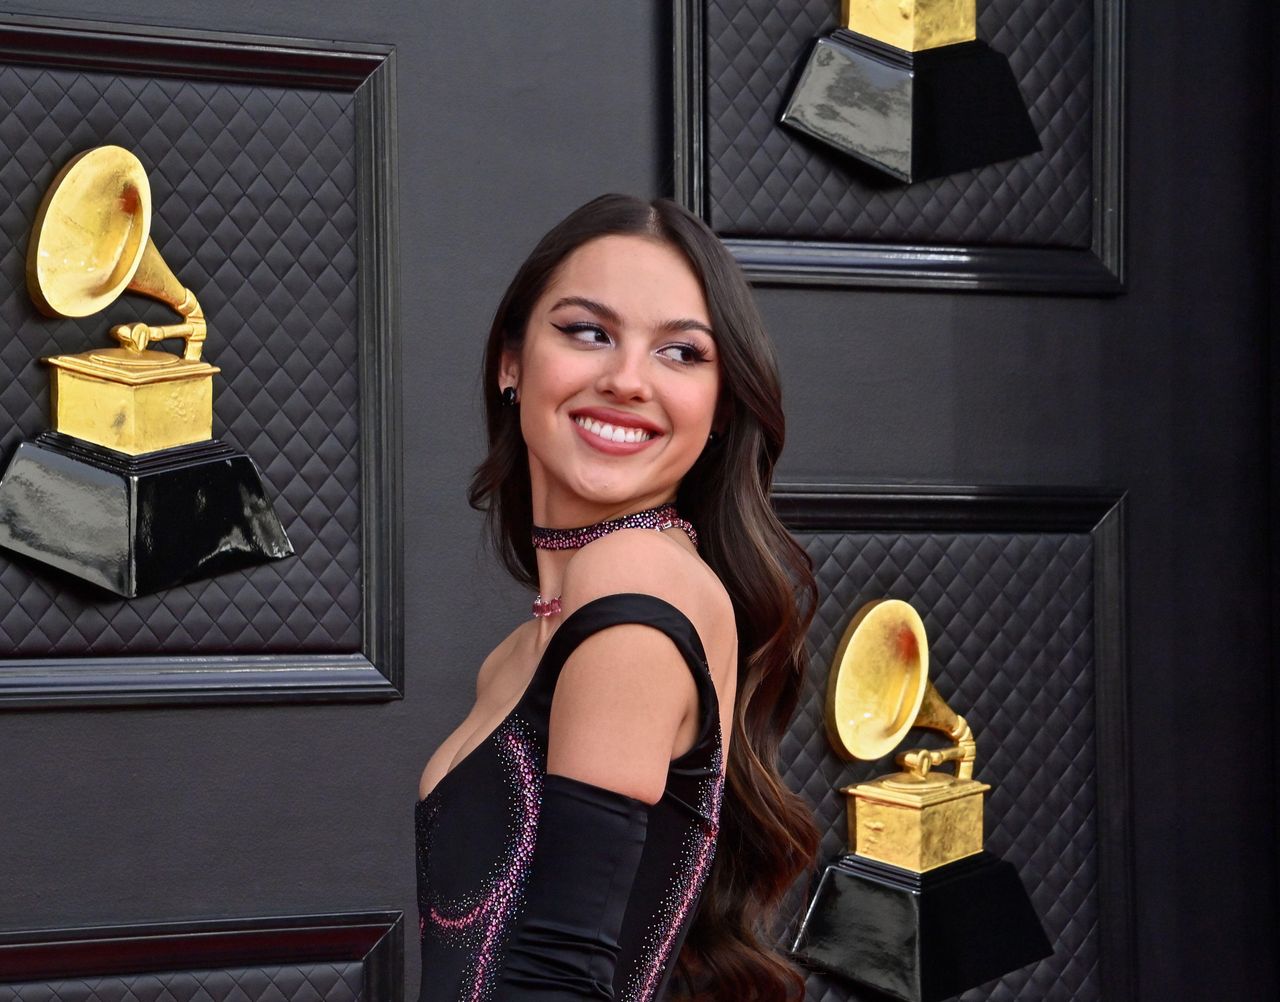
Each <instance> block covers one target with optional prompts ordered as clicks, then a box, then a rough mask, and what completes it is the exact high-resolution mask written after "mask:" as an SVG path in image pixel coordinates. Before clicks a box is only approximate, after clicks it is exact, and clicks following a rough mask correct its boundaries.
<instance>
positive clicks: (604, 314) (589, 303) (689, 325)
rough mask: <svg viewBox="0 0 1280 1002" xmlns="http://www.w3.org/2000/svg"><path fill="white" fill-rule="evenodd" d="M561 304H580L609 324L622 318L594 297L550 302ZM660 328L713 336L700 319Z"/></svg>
mask: <svg viewBox="0 0 1280 1002" xmlns="http://www.w3.org/2000/svg"><path fill="white" fill-rule="evenodd" d="M562 306H580V307H582V308H583V309H584V310H587V311H588V312H590V313H594V314H595V315H596V316H598V317H600V318H601V319H603V320H607V321H608V322H609V323H611V324H617V323H621V322H622V318H621V317H619V316H618V313H617V311H616V310H614V309H612V308H611V307H608V306H605V304H604V303H598V302H596V301H595V300H594V299H587V298H586V297H585V296H565V297H564V298H563V299H557V300H556V301H555V303H554V304H552V306H551V309H552V310H553V311H554V310H558V309H560V307H562ZM662 330H664V331H672V332H680V331H702V332H703V333H705V334H706V335H707V336H708V337H712V338H714V337H715V332H714V331H713V330H712V329H711V328H710V327H708V326H707V325H706V324H704V323H702V321H700V320H689V319H684V320H668V321H666V322H664V323H663V324H662Z"/></svg>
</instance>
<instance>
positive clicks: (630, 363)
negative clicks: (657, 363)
mask: <svg viewBox="0 0 1280 1002" xmlns="http://www.w3.org/2000/svg"><path fill="white" fill-rule="evenodd" d="M601 354H602V355H605V356H606V358H605V360H604V368H603V369H602V371H601V373H600V378H599V380H598V381H597V383H596V388H597V389H599V390H600V392H602V393H607V394H609V395H611V396H614V397H617V398H619V399H623V400H647V399H648V398H649V396H650V394H651V392H652V390H651V387H650V385H649V373H648V360H649V359H648V355H647V354H646V353H645V352H642V351H628V350H627V349H625V348H619V349H616V350H614V351H611V352H607V353H606V352H601Z"/></svg>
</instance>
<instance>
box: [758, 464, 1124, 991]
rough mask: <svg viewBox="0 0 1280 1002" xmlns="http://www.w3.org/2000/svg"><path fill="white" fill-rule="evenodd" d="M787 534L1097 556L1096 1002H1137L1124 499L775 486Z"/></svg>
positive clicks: (990, 490)
mask: <svg viewBox="0 0 1280 1002" xmlns="http://www.w3.org/2000/svg"><path fill="white" fill-rule="evenodd" d="M772 500H773V506H774V510H775V511H776V512H777V514H778V517H779V518H780V519H781V521H782V523H783V525H784V526H786V528H787V529H788V530H790V531H792V532H832V531H835V532H839V531H847V532H874V531H889V532H941V533H963V532H1028V533H1084V534H1087V535H1088V536H1089V537H1090V540H1091V549H1092V555H1093V622H1094V710H1095V728H1096V729H1095V733H1094V741H1095V748H1096V752H1097V771H1098V781H1097V786H1096V788H1095V789H1096V794H1097V816H1098V832H1097V845H1098V908H1099V913H1098V922H1099V937H1100V938H1099V964H1100V968H1101V972H1100V980H1101V984H1102V995H1101V1002H1129V1000H1130V999H1133V998H1134V997H1136V991H1137V968H1136V957H1137V950H1136V943H1137V939H1136V936H1137V933H1136V924H1135V921H1136V917H1135V913H1134V891H1133V829H1132V825H1131V822H1130V818H1131V817H1132V803H1133V801H1132V792H1131V773H1132V768H1133V759H1132V751H1131V747H1130V741H1129V734H1130V730H1129V723H1128V721H1129V685H1128V658H1127V648H1126V641H1125V624H1126V619H1127V615H1126V591H1125V579H1124V557H1125V531H1124V526H1125V493H1124V492H1123V491H1118V490H1107V489H1079V488H1057V487H1003V486H941V485H939V486H934V485H900V484H875V485H863V484H856V485H853V484H819V483H812V484H801V483H792V484H784V483H780V484H777V485H775V487H774V490H773V493H772Z"/></svg>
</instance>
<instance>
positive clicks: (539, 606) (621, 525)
mask: <svg viewBox="0 0 1280 1002" xmlns="http://www.w3.org/2000/svg"><path fill="white" fill-rule="evenodd" d="M619 529H656V530H658V531H659V532H661V531H662V530H663V529H682V530H684V533H685V534H686V535H687V536H688V537H689V539H690V541H691V542H692V543H693V545H694V546H697V545H698V533H697V532H696V531H695V530H694V528H693V525H692V524H691V523H690V522H689V521H688V520H687V519H683V518H681V517H680V513H679V512H678V511H676V506H675V505H673V504H661V505H658V507H656V508H646V509H645V510H644V511H636V512H632V513H631V514H630V515H623V516H622V517H621V518H614V519H610V520H609V521H608V522H597V523H596V524H595V525H584V526H582V527H581V528H578V529H547V528H544V527H543V526H540V525H535V526H534V527H533V545H534V547H535V548H536V549H539V550H578V549H581V548H582V547H584V546H586V545H587V544H588V543H590V542H592V541H593V540H597V539H599V538H600V537H601V536H607V535H609V533H611V532H617V531H618V530H619ZM559 612H560V597H559V596H558V595H557V596H556V597H555V598H543V597H542V596H541V595H539V596H538V597H537V598H535V599H534V600H533V614H534V616H535V617H537V618H538V619H545V618H546V617H548V616H554V615H556V614H557V613H559Z"/></svg>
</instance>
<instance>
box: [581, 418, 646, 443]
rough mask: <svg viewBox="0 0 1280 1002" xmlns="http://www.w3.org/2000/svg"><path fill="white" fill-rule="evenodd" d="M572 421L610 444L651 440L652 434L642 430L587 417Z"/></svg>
mask: <svg viewBox="0 0 1280 1002" xmlns="http://www.w3.org/2000/svg"><path fill="white" fill-rule="evenodd" d="M573 420H574V421H576V422H577V423H578V424H579V425H580V426H582V427H583V428H586V429H587V431H589V432H591V434H593V435H596V436H598V437H600V438H603V439H606V440H608V441H610V442H647V441H648V440H649V439H651V438H653V432H650V431H645V430H644V429H643V428H623V427H620V426H617V425H611V424H605V423H604V422H603V421H596V420H594V419H593V418H589V417H578V418H574V419H573Z"/></svg>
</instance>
